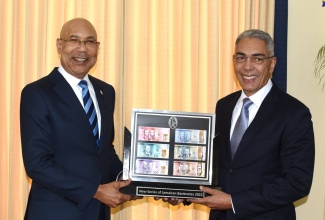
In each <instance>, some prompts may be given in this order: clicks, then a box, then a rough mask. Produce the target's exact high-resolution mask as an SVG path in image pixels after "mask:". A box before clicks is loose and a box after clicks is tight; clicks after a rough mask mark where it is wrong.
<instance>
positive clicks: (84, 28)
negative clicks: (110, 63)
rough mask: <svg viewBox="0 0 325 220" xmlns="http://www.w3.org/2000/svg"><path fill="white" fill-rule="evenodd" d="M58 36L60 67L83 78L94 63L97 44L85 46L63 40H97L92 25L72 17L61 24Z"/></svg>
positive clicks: (84, 20)
mask: <svg viewBox="0 0 325 220" xmlns="http://www.w3.org/2000/svg"><path fill="white" fill-rule="evenodd" d="M60 38H61V39H57V41H56V46H57V49H58V52H59V54H60V55H61V59H60V61H61V65H62V67H63V68H64V69H65V70H66V71H67V72H68V73H69V74H71V75H73V76H74V77H77V78H79V79H83V78H84V76H85V75H86V74H87V73H88V72H89V71H90V69H91V68H92V67H93V66H94V65H95V64H96V61H97V54H98V49H99V46H98V44H95V45H92V46H89V45H88V46H86V45H85V44H84V43H81V44H79V45H77V46H75V45H72V44H71V43H69V42H66V41H64V40H70V39H76V40H81V41H84V40H92V41H97V34H96V30H95V28H94V26H93V25H92V24H91V23H90V22H89V21H87V20H86V19H82V18H76V19H72V20H70V21H68V22H67V23H65V24H64V25H63V27H62V30H61V34H60ZM62 39H64V40H62Z"/></svg>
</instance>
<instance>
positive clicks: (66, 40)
mask: <svg viewBox="0 0 325 220" xmlns="http://www.w3.org/2000/svg"><path fill="white" fill-rule="evenodd" d="M58 39H59V40H62V41H64V42H66V43H69V42H70V43H73V42H78V45H76V46H75V47H79V46H80V45H81V43H83V44H84V45H85V47H92V45H91V44H90V45H89V44H87V43H94V46H98V45H99V44H100V42H99V41H95V40H90V39H87V40H79V39H76V38H70V39H63V38H58Z"/></svg>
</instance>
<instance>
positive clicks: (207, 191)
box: [200, 186, 215, 195]
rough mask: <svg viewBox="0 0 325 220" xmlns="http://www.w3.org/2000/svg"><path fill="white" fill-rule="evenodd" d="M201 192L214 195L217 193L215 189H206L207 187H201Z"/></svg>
mask: <svg viewBox="0 0 325 220" xmlns="http://www.w3.org/2000/svg"><path fill="white" fill-rule="evenodd" d="M200 190H202V191H203V192H205V193H208V194H211V195H213V194H214V193H215V189H212V188H209V187H206V186H200Z"/></svg>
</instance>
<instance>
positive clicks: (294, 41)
mask: <svg viewBox="0 0 325 220" xmlns="http://www.w3.org/2000/svg"><path fill="white" fill-rule="evenodd" d="M323 44H325V7H322V1H321V0H300V1H297V0H289V27H288V83H287V85H288V89H287V92H288V93H289V94H291V95H293V96H294V97H296V98H298V99H299V100H301V101H302V102H303V103H305V104H306V105H307V106H308V107H309V108H310V111H311V113H312V116H313V122H314V131H315V140H316V162H315V172H314V181H313V186H312V189H311V192H310V194H309V196H308V197H307V198H304V199H302V200H299V201H298V202H296V203H295V204H296V207H297V219H298V220H306V219H313V220H322V219H323V220H325V129H324V128H325V90H324V91H322V88H321V86H320V85H319V84H318V82H319V81H318V79H316V78H315V76H314V73H313V70H314V60H315V57H316V55H317V52H318V50H319V48H320V47H321V46H322V45H323ZM324 82H325V81H324Z"/></svg>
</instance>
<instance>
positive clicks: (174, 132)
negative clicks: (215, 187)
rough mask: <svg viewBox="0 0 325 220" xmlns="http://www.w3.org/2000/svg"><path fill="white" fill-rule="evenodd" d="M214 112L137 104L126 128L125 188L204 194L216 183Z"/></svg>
mask: <svg viewBox="0 0 325 220" xmlns="http://www.w3.org/2000/svg"><path fill="white" fill-rule="evenodd" d="M214 127H215V115H214V114H208V113H196V112H175V111H157V110H150V109H132V120H131V132H130V131H128V129H126V130H125V134H124V138H125V140H124V165H123V179H128V178H131V179H132V183H131V185H130V186H128V187H126V188H125V189H122V191H123V192H125V193H128V194H132V195H137V196H155V197H177V198H201V197H204V196H205V195H204V193H203V192H201V191H200V190H199V185H207V186H211V185H212V184H213V181H215V175H216V172H213V171H212V168H213V162H215V161H216V160H217V158H215V154H214V152H213V138H214Z"/></svg>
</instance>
